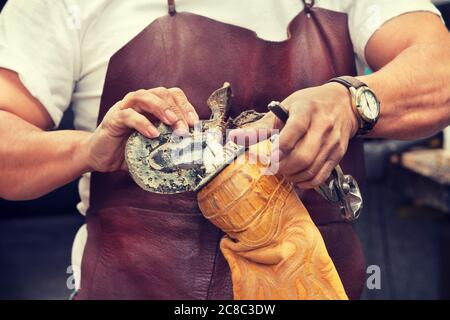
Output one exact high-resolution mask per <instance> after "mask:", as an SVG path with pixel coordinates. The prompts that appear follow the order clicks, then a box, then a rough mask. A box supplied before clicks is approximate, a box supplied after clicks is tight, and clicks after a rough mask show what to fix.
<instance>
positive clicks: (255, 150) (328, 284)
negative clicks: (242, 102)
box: [198, 141, 347, 300]
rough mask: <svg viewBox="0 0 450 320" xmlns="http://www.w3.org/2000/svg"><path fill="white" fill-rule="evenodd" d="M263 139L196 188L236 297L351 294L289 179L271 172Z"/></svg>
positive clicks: (337, 296)
mask: <svg viewBox="0 0 450 320" xmlns="http://www.w3.org/2000/svg"><path fill="white" fill-rule="evenodd" d="M270 149H271V143H270V142H269V141H265V142H261V143H259V144H257V145H255V146H253V147H251V148H250V151H248V152H247V153H246V154H245V155H242V156H241V157H240V158H238V159H236V160H235V161H234V163H232V164H231V165H229V166H228V167H227V168H226V169H225V170H224V171H222V172H221V173H220V174H219V175H218V176H217V177H216V178H215V179H214V180H213V181H212V182H211V183H209V184H208V185H207V186H206V187H205V188H204V189H202V190H201V191H200V192H199V194H198V201H199V206H200V209H201V211H202V212H203V214H204V216H205V217H206V218H207V219H208V220H210V221H211V222H212V223H213V224H214V225H216V226H217V227H219V228H220V229H222V230H223V231H224V232H226V234H227V235H226V236H224V237H223V239H222V240H221V242H220V248H221V250H222V253H223V254H224V256H225V258H226V260H227V262H228V264H229V266H230V269H231V278H232V282H233V294H234V298H235V299H246V300H247V299H283V300H284V299H300V300H312V299H321V300H322V299H333V300H336V299H347V295H346V293H345V290H344V287H343V285H342V282H341V279H340V278H339V275H338V273H337V271H336V268H335V266H334V264H333V261H332V260H331V258H330V256H329V254H328V251H327V249H326V247H325V243H324V241H323V239H322V236H321V234H320V232H319V230H318V229H317V227H316V226H315V224H314V223H313V221H312V220H311V217H310V215H309V213H308V211H307V210H306V208H305V207H304V206H303V204H302V202H301V201H300V199H299V198H298V196H297V194H296V192H295V191H294V189H293V186H292V184H291V183H289V182H287V181H286V180H285V179H283V178H282V177H280V176H278V175H277V176H275V175H270V174H267V166H266V165H264V164H263V163H262V162H261V161H259V160H258V157H257V155H258V154H259V155H261V154H262V155H266V156H267V155H269V154H270Z"/></svg>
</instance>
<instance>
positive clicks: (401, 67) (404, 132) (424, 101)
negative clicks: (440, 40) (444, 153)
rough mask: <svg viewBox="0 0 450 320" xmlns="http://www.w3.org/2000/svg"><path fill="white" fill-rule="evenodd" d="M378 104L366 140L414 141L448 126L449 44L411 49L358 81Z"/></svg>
mask: <svg viewBox="0 0 450 320" xmlns="http://www.w3.org/2000/svg"><path fill="white" fill-rule="evenodd" d="M361 80H362V81H364V82H366V83H367V84H368V85H369V86H370V87H371V88H373V89H374V91H375V92H376V93H377V96H378V97H379V99H380V100H381V104H382V112H381V117H380V120H379V123H378V124H377V126H376V127H375V129H374V130H373V131H372V133H371V134H370V137H381V138H390V139H417V138H423V137H426V136H430V135H432V134H434V133H437V132H438V131H440V130H442V129H443V128H444V127H445V126H447V125H448V124H449V123H450V44H448V43H444V44H431V43H430V44H419V45H414V46H411V47H409V48H407V49H406V50H404V51H403V52H402V53H400V54H399V55H398V56H397V57H396V58H395V59H394V60H392V61H391V62H390V63H389V64H387V65H386V66H385V67H383V68H382V69H380V70H379V71H378V72H375V73H373V74H371V75H368V76H364V77H361Z"/></svg>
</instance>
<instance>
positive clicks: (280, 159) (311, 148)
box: [230, 83, 358, 189]
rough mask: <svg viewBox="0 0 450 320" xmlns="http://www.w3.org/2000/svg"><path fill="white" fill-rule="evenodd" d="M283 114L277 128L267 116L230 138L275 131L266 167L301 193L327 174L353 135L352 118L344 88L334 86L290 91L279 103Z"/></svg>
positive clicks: (273, 118)
mask: <svg viewBox="0 0 450 320" xmlns="http://www.w3.org/2000/svg"><path fill="white" fill-rule="evenodd" d="M281 104H282V105H283V106H284V107H285V108H286V109H287V110H288V111H289V119H288V121H287V122H286V124H285V125H284V127H283V124H282V123H281V121H280V120H278V119H277V118H276V116H275V115H274V114H273V113H271V112H269V113H268V114H267V115H265V116H264V117H263V118H262V119H261V120H259V121H257V122H254V123H252V124H250V125H248V126H246V127H245V128H242V129H237V130H234V131H232V132H231V133H230V139H233V140H235V141H245V137H254V136H256V135H257V134H258V131H260V130H269V132H273V129H280V130H281V132H280V136H279V143H278V148H277V147H276V146H275V148H274V150H273V151H272V157H271V162H272V166H273V165H274V164H275V165H276V164H278V167H279V172H280V173H281V174H283V175H284V176H285V177H286V178H287V179H288V180H289V181H292V182H294V183H295V184H296V185H297V186H298V187H299V188H301V189H312V188H315V187H317V186H319V185H320V184H322V183H323V182H325V181H326V179H327V178H328V177H329V176H330V174H331V172H332V170H333V169H334V168H335V167H336V166H337V165H338V164H339V162H340V161H341V159H342V157H343V156H344V155H345V153H346V151H347V147H348V143H349V140H350V139H351V138H352V137H353V136H354V135H355V134H356V132H357V129H358V120H357V118H356V115H355V113H354V112H353V110H352V107H351V98H350V93H349V92H348V90H347V89H346V88H345V87H344V86H342V85H340V84H337V83H328V84H325V85H322V86H320V87H314V88H308V89H304V90H299V91H296V92H294V93H293V94H292V95H290V96H289V97H288V98H286V99H285V100H284V101H283V102H282V103H281Z"/></svg>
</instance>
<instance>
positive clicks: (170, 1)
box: [167, 0, 177, 16]
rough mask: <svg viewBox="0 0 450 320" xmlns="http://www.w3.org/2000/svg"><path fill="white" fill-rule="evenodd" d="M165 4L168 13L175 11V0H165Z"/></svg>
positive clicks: (173, 13) (171, 13) (172, 13)
mask: <svg viewBox="0 0 450 320" xmlns="http://www.w3.org/2000/svg"><path fill="white" fill-rule="evenodd" d="M167 5H168V8H169V14H170V15H171V16H173V15H175V14H176V13H177V8H176V6H175V0H167Z"/></svg>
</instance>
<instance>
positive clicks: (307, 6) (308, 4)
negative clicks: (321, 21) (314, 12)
mask: <svg viewBox="0 0 450 320" xmlns="http://www.w3.org/2000/svg"><path fill="white" fill-rule="evenodd" d="M302 2H303V4H304V5H305V11H306V12H307V13H309V12H310V11H311V8H312V7H313V6H314V3H315V1H314V0H302Z"/></svg>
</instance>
